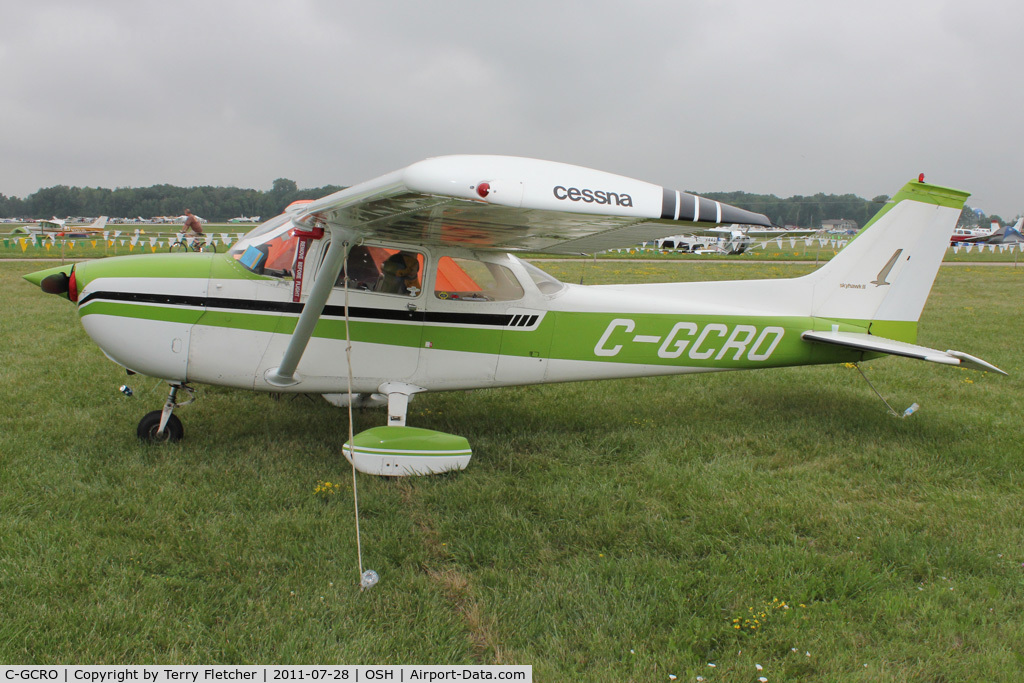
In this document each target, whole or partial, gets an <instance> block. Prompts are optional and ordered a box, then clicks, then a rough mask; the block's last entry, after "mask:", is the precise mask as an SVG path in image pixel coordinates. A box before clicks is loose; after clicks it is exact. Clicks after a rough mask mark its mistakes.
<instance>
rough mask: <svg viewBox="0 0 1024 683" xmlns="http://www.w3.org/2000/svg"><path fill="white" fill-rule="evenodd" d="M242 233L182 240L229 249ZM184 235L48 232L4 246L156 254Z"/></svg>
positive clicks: (10, 240)
mask: <svg viewBox="0 0 1024 683" xmlns="http://www.w3.org/2000/svg"><path fill="white" fill-rule="evenodd" d="M244 236H245V233H242V232H236V233H235V234H234V235H231V234H229V233H226V232H224V233H216V234H215V233H206V234H205V235H203V236H202V237H201V238H197V237H192V236H189V237H185V241H186V242H188V243H189V245H193V244H195V243H196V241H197V240H198V241H199V243H200V244H217V243H220V244H222V245H223V246H225V247H230V246H231V245H232V244H234V243H235V242H236V241H238V240H240V239H242V237H244ZM182 237H184V235H183V234H182V233H180V232H179V233H177V234H175V235H146V234H143V233H140V232H139V231H135V232H134V233H125V232H123V231H121V230H105V231H104V232H103V233H102V234H100V233H97V234H96V235H95V236H92V237H76V238H66V237H57V235H56V234H54V233H48V234H46V235H11V236H7V237H4V238H3V240H4V246H5V247H15V248H17V247H19V246H20V247H21V250H22V251H27V250H28V248H29V247H37V248H45V249H46V250H47V251H49V250H50V249H51V248H53V247H54V246H56V245H57V243H58V242H61V243H62V244H63V245H64V246H67V247H68V248H69V249H74V248H75V246H76V245H81V246H86V245H91V246H93V247H96V246H103V245H106V246H108V247H113V246H117V245H120V246H122V247H123V246H127V247H128V250H129V251H134V250H135V248H136V247H141V248H142V249H145V248H146V247H149V248H150V250H151V251H154V252H155V251H156V250H157V249H160V248H165V249H167V248H170V246H171V245H172V244H174V243H175V242H179V241H181V239H182Z"/></svg>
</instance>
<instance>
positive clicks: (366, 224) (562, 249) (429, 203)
mask: <svg viewBox="0 0 1024 683" xmlns="http://www.w3.org/2000/svg"><path fill="white" fill-rule="evenodd" d="M293 219H294V220H296V221H297V222H299V223H303V224H305V225H311V226H320V227H326V228H329V229H331V230H332V231H334V230H340V231H341V233H342V234H345V235H351V236H352V237H355V238H360V237H362V238H365V237H372V238H375V239H386V240H394V241H397V242H406V243H416V244H425V245H442V244H443V245H452V246H457V245H461V246H465V247H468V248H472V249H482V250H500V251H532V252H546V253H552V254H590V253H595V252H598V251H604V250H606V249H611V248H615V247H624V246H629V245H634V244H639V243H640V242H642V241H645V240H652V239H657V238H660V237H667V236H670V235H675V234H679V232H680V229H681V228H683V229H685V228H686V227H699V228H710V227H714V226H719V225H731V224H733V223H743V224H747V225H760V226H770V225H771V221H769V220H768V219H767V218H766V217H765V216H764V215H762V214H758V213H753V212H750V211H746V210H744V209H739V208H737V207H734V206H730V205H728V204H722V203H721V202H716V201H712V200H710V199H706V198H703V197H698V196H696V195H692V194H688V193H686V192H679V191H676V190H668V189H665V188H663V187H661V186H659V185H653V184H651V183H646V182H643V181H640V180H634V179H632V178H626V177H624V176H619V175H614V174H611V173H605V172H603V171H596V170H593V169H589V168H583V167H580V166H572V165H569V164H562V163H557V162H551V161H541V160H538V159H526V158H520V157H502V156H470V155H463V156H447V157H436V158H433V159H427V160H425V161H421V162H419V163H416V164H413V165H411V166H408V167H406V168H404V169H401V170H398V171H394V172H392V173H389V174H387V175H384V176H381V177H379V178H377V179H375V180H371V181H369V182H366V183H361V184H359V185H354V186H352V187H350V188H348V189H345V190H342V191H340V192H336V193H334V194H332V195H329V196H327V197H324V198H322V199H319V200H317V201H314V202H311V203H308V204H304V205H301V206H299V207H297V208H296V209H295V213H294V215H293Z"/></svg>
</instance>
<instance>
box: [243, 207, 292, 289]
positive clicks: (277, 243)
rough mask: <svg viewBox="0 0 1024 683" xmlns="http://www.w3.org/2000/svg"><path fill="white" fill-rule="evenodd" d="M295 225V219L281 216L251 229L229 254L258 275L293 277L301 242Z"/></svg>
mask: <svg viewBox="0 0 1024 683" xmlns="http://www.w3.org/2000/svg"><path fill="white" fill-rule="evenodd" d="M294 228H295V226H294V224H292V221H291V218H289V217H288V216H278V217H277V218H275V219H273V220H270V221H267V222H266V223H264V224H263V225H261V226H259V227H257V228H256V229H255V230H252V231H251V232H249V233H248V234H247V235H246V236H245V237H243V238H242V239H240V240H239V241H238V242H237V243H235V245H234V246H233V247H232V248H231V249H230V250H229V251H228V253H229V254H230V255H231V256H232V257H234V259H235V260H236V261H238V262H239V263H240V264H241V265H243V266H244V267H246V268H248V269H249V270H251V271H252V272H254V273H256V274H257V275H272V276H274V277H292V276H293V275H294V273H295V253H296V248H297V247H298V245H299V238H298V237H296V236H295V235H293V234H292V230H293V229H294Z"/></svg>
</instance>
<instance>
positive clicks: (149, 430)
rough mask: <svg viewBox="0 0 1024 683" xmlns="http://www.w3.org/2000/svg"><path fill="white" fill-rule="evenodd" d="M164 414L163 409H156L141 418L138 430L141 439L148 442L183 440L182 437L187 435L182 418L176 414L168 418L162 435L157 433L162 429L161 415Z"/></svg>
mask: <svg viewBox="0 0 1024 683" xmlns="http://www.w3.org/2000/svg"><path fill="white" fill-rule="evenodd" d="M162 414H163V411H162V410H154V411H153V412H151V413H146V416H145V417H143V418H142V419H141V420H139V428H138V430H136V434H138V436H139V438H140V439H142V440H143V441H145V442H146V443H173V442H175V441H181V437H183V436H185V428H184V427H182V426H181V420H179V419H178V416H177V415H174V414H172V415H171V417H170V419H169V420H167V426H166V427H165V428H164V433H163V434H162V435H161V434H157V432H158V431H159V429H160V416H161V415H162Z"/></svg>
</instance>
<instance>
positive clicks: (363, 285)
mask: <svg viewBox="0 0 1024 683" xmlns="http://www.w3.org/2000/svg"><path fill="white" fill-rule="evenodd" d="M422 271H423V254H420V253H417V252H415V251H407V250H399V249H385V248H384V247H372V246H365V245H361V244H360V245H357V246H354V247H352V248H351V249H350V250H349V253H348V260H347V262H346V264H345V269H344V270H342V272H341V274H340V275H339V276H338V281H337V282H335V287H341V286H343V285H344V284H345V274H346V273H347V274H348V286H349V287H350V288H351V289H358V290H361V291H364V292H381V293H382V294H399V295H402V296H417V295H418V294H419V293H420V289H421V288H422V278H421V276H420V274H421V273H422Z"/></svg>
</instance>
